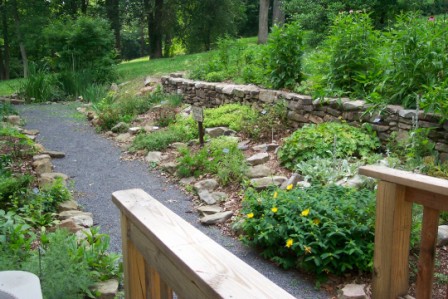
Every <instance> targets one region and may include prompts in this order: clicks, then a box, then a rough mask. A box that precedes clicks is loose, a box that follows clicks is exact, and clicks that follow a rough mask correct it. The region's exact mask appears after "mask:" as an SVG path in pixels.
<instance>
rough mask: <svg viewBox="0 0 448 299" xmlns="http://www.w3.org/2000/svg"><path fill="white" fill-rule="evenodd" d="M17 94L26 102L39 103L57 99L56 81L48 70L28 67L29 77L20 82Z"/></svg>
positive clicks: (32, 66)
mask: <svg viewBox="0 0 448 299" xmlns="http://www.w3.org/2000/svg"><path fill="white" fill-rule="evenodd" d="M18 89H19V93H20V94H21V96H23V97H24V98H25V100H26V101H27V102H35V103H41V102H46V101H51V100H54V99H55V98H56V97H57V94H58V92H57V79H56V78H55V76H54V75H52V74H50V72H49V70H48V68H46V67H39V66H36V65H35V64H31V65H30V74H29V77H28V78H26V79H24V80H22V81H20V83H19V88H18Z"/></svg>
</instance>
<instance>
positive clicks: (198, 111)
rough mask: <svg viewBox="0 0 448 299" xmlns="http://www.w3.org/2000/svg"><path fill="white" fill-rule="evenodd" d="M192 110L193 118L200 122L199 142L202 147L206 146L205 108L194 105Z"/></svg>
mask: <svg viewBox="0 0 448 299" xmlns="http://www.w3.org/2000/svg"><path fill="white" fill-rule="evenodd" d="M191 111H192V112H193V119H194V120H195V121H197V122H198V130H199V144H200V145H201V147H203V146H204V127H203V125H202V123H203V122H204V109H203V108H202V107H197V106H192V107H191Z"/></svg>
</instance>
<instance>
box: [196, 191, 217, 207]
mask: <svg viewBox="0 0 448 299" xmlns="http://www.w3.org/2000/svg"><path fill="white" fill-rule="evenodd" d="M198 195H199V199H200V200H202V201H203V202H205V203H206V204H208V205H214V204H215V203H216V199H215V198H214V197H213V196H212V194H211V193H210V192H209V191H208V190H201V191H200V192H198Z"/></svg>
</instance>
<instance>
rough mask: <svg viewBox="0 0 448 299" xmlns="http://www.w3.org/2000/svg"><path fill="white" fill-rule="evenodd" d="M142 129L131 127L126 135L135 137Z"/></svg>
mask: <svg viewBox="0 0 448 299" xmlns="http://www.w3.org/2000/svg"><path fill="white" fill-rule="evenodd" d="M142 130H143V129H142V127H132V128H129V129H128V133H129V134H131V135H136V134H138V133H140V132H141V131H142Z"/></svg>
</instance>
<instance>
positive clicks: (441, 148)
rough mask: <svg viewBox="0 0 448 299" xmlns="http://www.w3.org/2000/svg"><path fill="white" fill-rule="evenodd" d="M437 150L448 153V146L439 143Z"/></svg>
mask: <svg viewBox="0 0 448 299" xmlns="http://www.w3.org/2000/svg"><path fill="white" fill-rule="evenodd" d="M436 150H438V151H439V152H444V153H448V144H446V143H441V142H438V143H436Z"/></svg>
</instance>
